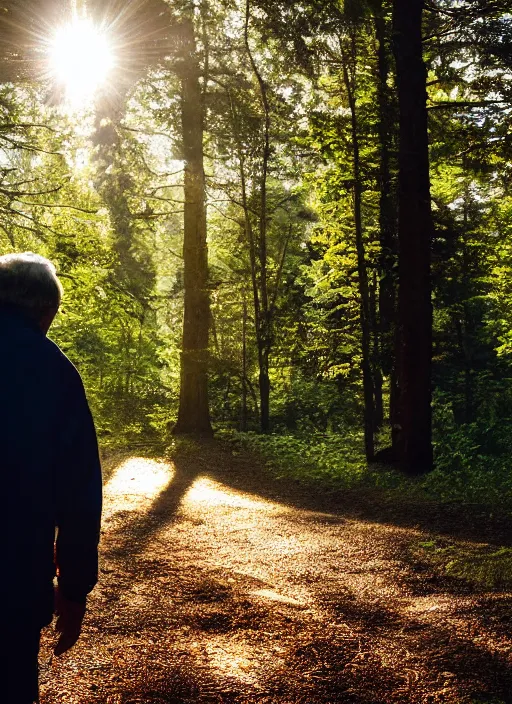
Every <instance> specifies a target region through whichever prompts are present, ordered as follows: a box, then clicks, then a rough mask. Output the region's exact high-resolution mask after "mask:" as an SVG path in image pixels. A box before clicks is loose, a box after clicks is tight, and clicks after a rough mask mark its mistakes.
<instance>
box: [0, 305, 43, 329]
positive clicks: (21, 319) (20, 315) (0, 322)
mask: <svg viewBox="0 0 512 704" xmlns="http://www.w3.org/2000/svg"><path fill="white" fill-rule="evenodd" d="M5 322H11V323H14V324H16V325H21V326H22V327H26V328H30V329H31V330H34V331H35V332H38V333H39V334H40V335H43V334H44V333H43V331H42V330H41V328H40V327H39V325H38V324H37V323H36V321H35V320H34V319H33V318H32V317H31V316H30V314H28V313H27V312H26V311H25V310H23V308H21V307H20V306H16V305H13V304H11V303H0V326H1V327H3V326H4V324H5Z"/></svg>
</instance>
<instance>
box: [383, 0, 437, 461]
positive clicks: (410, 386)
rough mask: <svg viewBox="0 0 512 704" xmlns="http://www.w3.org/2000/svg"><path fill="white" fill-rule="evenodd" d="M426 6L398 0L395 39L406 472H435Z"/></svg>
mask: <svg viewBox="0 0 512 704" xmlns="http://www.w3.org/2000/svg"><path fill="white" fill-rule="evenodd" d="M423 9H424V0H394V5H393V32H394V54H395V60H396V70H397V85H398V100H399V114H400V127H399V138H400V145H399V183H398V202H399V207H398V213H399V215H398V238H399V293H398V336H397V337H398V344H397V354H396V357H397V370H398V374H397V376H398V388H399V398H398V426H397V428H396V433H395V437H394V440H395V445H394V448H393V449H394V452H395V455H396V457H397V459H398V460H399V462H400V463H401V464H402V466H403V468H404V470H405V471H406V472H408V473H410V474H421V473H424V472H427V471H429V470H430V469H432V465H433V455H432V409H431V400H432V390H431V367H432V301H431V273H430V269H431V263H430V262H431V241H432V234H433V222H432V211H431V202H430V178H429V153H428V123H427V108H426V101H427V92H426V67H425V64H424V62H423V53H422V34H421V30H422V15H423Z"/></svg>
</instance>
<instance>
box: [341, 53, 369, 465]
mask: <svg viewBox="0 0 512 704" xmlns="http://www.w3.org/2000/svg"><path fill="white" fill-rule="evenodd" d="M356 60H357V56H356V51H355V42H354V40H353V41H352V52H351V56H350V57H348V55H347V54H345V56H344V60H343V78H344V82H345V88H346V90H347V95H348V103H349V108H350V116H351V133H352V134H351V138H352V154H353V177H354V228H355V234H356V250H357V271H358V278H359V300H360V320H361V333H362V349H361V352H362V360H363V361H362V367H363V396H364V446H365V453H366V458H367V459H368V460H372V459H373V456H374V454H375V447H374V415H375V411H374V389H373V379H372V365H371V331H370V317H371V315H370V288H369V285H368V271H367V268H366V257H365V246H364V240H363V225H362V213H361V199H362V180H361V160H360V151H359V129H358V122H357V106H356V96H355V71H356ZM348 62H350V66H351V69H352V70H351V73H352V76H351V75H350V73H349V67H348Z"/></svg>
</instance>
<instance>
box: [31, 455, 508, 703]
mask: <svg viewBox="0 0 512 704" xmlns="http://www.w3.org/2000/svg"><path fill="white" fill-rule="evenodd" d="M104 468H105V511H104V522H103V535H102V543H101V570H100V582H99V584H98V586H97V587H96V589H95V590H94V592H93V594H92V595H91V597H90V599H89V611H88V615H87V617H86V621H85V624H84V631H83V635H82V638H81V640H80V641H79V644H78V645H77V646H76V647H75V648H74V649H73V650H71V651H70V652H69V653H67V654H66V655H64V656H62V657H61V658H58V659H57V658H54V659H53V660H52V661H50V657H49V654H50V652H51V646H52V644H53V643H54V641H55V635H54V633H53V631H52V629H51V628H48V629H46V630H45V633H44V635H43V641H42V648H41V658H40V660H41V676H40V679H41V704H57V703H59V704H146V703H147V704H150V703H151V704H170V703H173V704H177V703H181V704H188V703H189V702H190V703H192V702H205V703H206V702H211V703H216V702H217V703H223V702H226V703H227V702H230V703H231V702H236V703H240V704H252V703H256V702H257V703H259V704H271V703H276V704H277V703H279V704H317V703H320V702H321V703H323V704H328V703H329V704H335V703H338V702H339V703H340V704H393V703H395V702H400V703H404V704H409V703H410V704H477V703H479V704H484V703H487V704H512V633H511V631H512V626H511V613H512V608H511V607H512V594H511V593H509V592H504V591H498V590H484V589H482V588H480V589H476V588H474V587H472V586H471V585H468V584H467V583H466V582H464V581H463V580H460V579H459V580H455V579H449V578H447V577H445V576H443V575H442V574H440V573H439V571H436V569H435V567H433V566H432V565H428V564H425V563H423V562H422V561H421V560H420V559H419V558H418V557H417V550H416V548H417V546H418V545H419V544H421V543H422V542H425V541H431V540H433V539H437V538H439V537H440V536H441V537H442V539H444V540H447V539H449V540H450V542H451V543H452V544H461V545H473V544H475V543H485V542H488V541H493V540H494V538H496V544H501V543H500V540H501V538H502V536H501V535H495V534H493V532H492V530H491V531H490V532H488V533H486V532H485V531H484V530H483V528H482V529H481V530H480V529H479V526H478V525H475V524H474V522H473V523H472V521H471V517H470V518H469V519H468V520H467V525H466V524H464V521H462V522H461V520H459V519H458V518H457V517H455V518H452V520H448V519H445V518H444V517H443V516H442V515H441V516H440V515H439V514H438V513H437V512H436V510H435V508H434V507H433V508H432V510H431V511H430V512H429V511H428V510H427V509H425V507H423V508H417V509H416V510H415V509H414V507H412V509H411V507H410V506H408V507H405V506H404V507H400V506H391V507H390V506H387V507H386V506H382V505H379V503H378V501H376V500H372V499H371V498H368V497H367V496H360V495H358V494H357V492H346V493H344V494H338V495H334V494H330V495H328V494H324V495H320V494H318V495H316V494H315V493H314V492H313V491H312V490H311V489H310V488H309V489H308V488H307V487H303V486H301V485H298V484H297V483H295V482H292V481H290V480H280V481H277V480H272V479H271V478H270V477H269V476H268V475H267V474H266V473H265V471H264V470H263V469H261V467H259V466H258V463H257V461H256V460H254V459H251V458H250V457H247V456H243V455H236V456H233V455H232V454H231V453H230V452H228V451H226V450H223V449H221V448H219V447H217V446H216V445H204V446H203V447H201V448H200V449H199V450H196V452H195V453H188V454H184V455H183V456H181V457H180V456H178V457H177V458H175V459H173V460H172V461H170V460H165V459H159V458H154V459H150V458H144V457H137V456H130V455H128V454H126V453H125V454H123V455H118V456H114V457H110V458H109V459H108V460H107V461H106V462H105V467H104Z"/></svg>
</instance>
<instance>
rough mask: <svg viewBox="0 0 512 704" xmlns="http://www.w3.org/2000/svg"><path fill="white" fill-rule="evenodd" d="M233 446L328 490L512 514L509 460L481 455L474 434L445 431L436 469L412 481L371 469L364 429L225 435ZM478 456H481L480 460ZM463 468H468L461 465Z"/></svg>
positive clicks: (283, 473) (225, 432)
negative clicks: (452, 441) (455, 437)
mask: <svg viewBox="0 0 512 704" xmlns="http://www.w3.org/2000/svg"><path fill="white" fill-rule="evenodd" d="M219 435H220V437H221V438H223V439H225V440H226V441H227V442H229V443H230V444H231V445H232V446H233V447H235V448H236V447H241V448H244V449H247V450H250V451H253V452H256V453H258V454H259V455H260V456H261V457H263V459H264V460H265V461H266V463H267V466H268V467H269V469H270V471H271V472H272V473H273V474H275V475H276V476H279V477H290V478H293V479H297V480H299V481H303V482H306V483H320V484H322V485H324V486H326V487H328V488H336V489H342V488H349V487H352V488H357V487H359V488H363V489H371V490H377V491H379V492H382V493H383V495H386V496H387V497H388V499H389V498H391V499H393V500H396V501H398V502H399V503H400V502H407V501H408V500H410V501H421V502H424V503H425V504H426V505H428V504H429V503H432V502H435V503H441V504H442V503H447V504H451V503H453V502H457V503H461V504H467V505H468V506H474V505H475V504H477V505H480V506H483V507H486V506H487V507H491V510H492V507H496V508H499V510H506V511H508V512H509V513H510V514H511V515H512V480H511V476H510V470H509V461H508V458H509V457H510V454H508V456H507V455H505V454H504V455H503V456H502V457H501V458H498V457H496V456H492V455H483V454H480V455H477V454H476V448H475V447H474V445H472V444H471V437H468V434H467V433H466V434H463V433H462V432H461V433H460V436H459V439H458V442H456V443H455V445H454V446H452V445H451V444H450V439H451V437H452V434H451V433H446V432H443V434H442V436H441V437H443V438H444V437H445V436H446V438H447V439H446V441H444V440H443V442H441V440H440V439H439V440H438V442H437V443H436V469H435V470H434V471H433V472H431V473H430V474H428V475H427V476H425V477H423V478H421V479H410V478H407V477H406V476H405V475H403V474H401V473H400V472H398V471H396V470H389V469H388V470H386V469H385V468H384V467H382V466H376V465H375V466H374V465H368V464H367V463H366V461H365V459H364V456H363V450H362V441H361V431H359V430H345V431H344V432H342V433H336V434H335V433H318V432H315V431H314V430H313V429H309V432H306V433H302V434H300V433H295V434H293V435H291V434H283V433H281V434H272V435H268V436H261V435H257V434H255V433H238V432H236V431H232V430H223V431H220V432H219ZM475 457H476V458H477V459H476V460H475ZM461 464H462V465H463V466H462V467H461Z"/></svg>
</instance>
